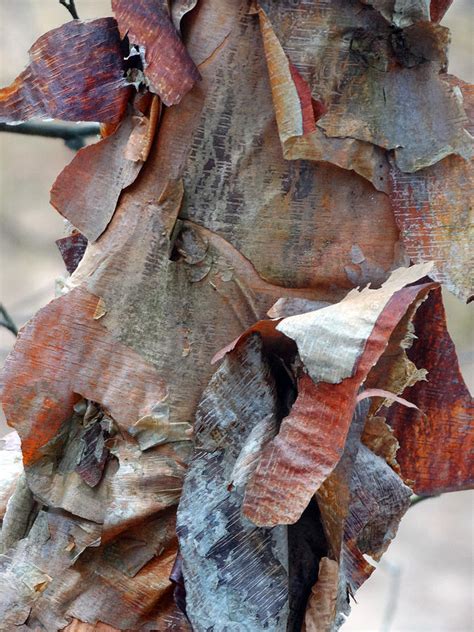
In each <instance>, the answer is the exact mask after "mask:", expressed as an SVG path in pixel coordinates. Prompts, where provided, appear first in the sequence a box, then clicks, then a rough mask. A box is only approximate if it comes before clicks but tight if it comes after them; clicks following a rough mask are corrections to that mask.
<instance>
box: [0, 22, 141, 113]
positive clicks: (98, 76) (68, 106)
mask: <svg viewBox="0 0 474 632" xmlns="http://www.w3.org/2000/svg"><path fill="white" fill-rule="evenodd" d="M30 59H31V61H30V64H29V66H28V67H27V68H26V70H24V71H23V72H22V73H21V75H19V76H18V77H17V78H16V79H15V81H14V82H13V83H12V84H11V85H10V86H9V87H8V88H3V89H2V90H0V120H1V121H4V122H12V123H18V122H20V121H26V120H28V119H30V118H33V117H40V118H58V119H64V120H66V121H99V122H102V123H112V124H113V123H118V122H119V121H120V120H121V118H122V117H123V115H124V114H125V110H126V107H127V101H128V99H129V96H130V88H129V87H127V86H126V85H125V81H124V79H123V69H122V53H121V49H120V37H119V33H118V30H117V23H116V21H115V20H114V19H113V18H101V19H99V20H92V21H90V22H81V21H80V20H73V21H71V22H67V23H66V24H63V25H62V26H60V27H59V28H57V29H53V30H52V31H49V33H46V34H45V35H42V36H41V37H40V38H39V39H38V40H37V41H36V42H35V44H33V46H32V47H31V49H30Z"/></svg>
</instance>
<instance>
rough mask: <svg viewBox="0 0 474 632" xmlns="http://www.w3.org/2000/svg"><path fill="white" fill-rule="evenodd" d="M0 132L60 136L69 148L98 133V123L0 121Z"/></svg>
mask: <svg viewBox="0 0 474 632" xmlns="http://www.w3.org/2000/svg"><path fill="white" fill-rule="evenodd" d="M0 132H10V133H12V134H27V135H29V136H43V137H45V138H62V139H63V140H64V142H65V143H66V145H67V146H68V147H69V148H70V149H74V150H78V149H80V148H81V147H83V146H84V144H85V143H84V139H85V138H86V137H89V136H97V135H99V134H100V125H99V123H56V122H50V121H28V122H27V123H20V124H19V125H12V124H9V123H0Z"/></svg>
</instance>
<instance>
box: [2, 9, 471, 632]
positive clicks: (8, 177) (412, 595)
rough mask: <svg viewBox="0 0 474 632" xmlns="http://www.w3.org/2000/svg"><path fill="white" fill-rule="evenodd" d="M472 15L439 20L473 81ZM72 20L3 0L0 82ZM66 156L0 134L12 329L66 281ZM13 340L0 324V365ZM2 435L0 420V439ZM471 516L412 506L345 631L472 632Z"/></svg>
mask: <svg viewBox="0 0 474 632" xmlns="http://www.w3.org/2000/svg"><path fill="white" fill-rule="evenodd" d="M131 1H133V0H131ZM231 1H232V0H229V2H231ZM76 7H77V10H78V13H79V15H80V17H81V18H82V19H90V18H95V17H102V16H106V15H110V14H111V10H110V0H76ZM473 15H474V4H473V3H472V2H470V1H469V0H456V1H455V2H454V5H453V6H452V7H451V8H450V9H449V11H448V13H447V15H446V17H445V19H444V20H443V24H444V25H445V26H448V27H449V28H450V29H451V32H452V43H451V53H450V68H449V70H450V72H451V73H453V74H455V75H457V76H458V77H460V78H462V79H464V80H466V81H470V82H472V81H474V77H473V75H474V67H473V36H472V25H473ZM69 19H70V18H69V14H68V12H67V11H66V9H65V8H64V7H63V6H61V5H60V4H59V2H58V1H57V0H15V1H14V2H11V1H10V0H0V28H1V37H0V60H1V61H0V63H1V66H0V85H2V86H5V85H8V84H9V83H10V82H11V81H13V79H15V77H16V76H17V75H18V74H19V73H20V72H21V71H22V70H23V68H24V67H25V66H26V64H27V63H28V53H27V51H28V49H29V47H30V46H31V45H32V44H33V42H34V41H35V40H36V39H37V38H38V37H39V36H40V35H42V34H43V33H44V32H46V31H48V30H50V29H52V28H54V27H57V26H59V25H60V24H62V23H64V22H66V21H68V20H69ZM73 155H74V152H73V151H72V150H70V149H68V148H67V147H66V146H65V144H64V142H63V141H61V140H53V139H45V138H38V137H33V136H23V135H19V134H9V133H0V161H1V170H0V171H1V176H0V222H1V223H0V301H1V302H2V303H3V304H4V305H5V307H6V308H7V309H8V311H9V313H10V315H11V316H12V318H13V320H14V321H15V323H16V324H17V325H18V326H21V325H23V324H24V323H25V322H26V321H27V320H28V319H29V318H31V316H32V315H33V314H34V313H35V312H36V311H37V310H38V309H39V308H40V307H42V306H43V305H45V304H46V303H47V302H49V301H50V300H51V299H52V298H54V285H55V279H56V278H58V277H61V276H63V275H64V266H63V263H62V259H61V257H60V255H59V252H58V250H57V248H56V245H55V244H54V241H55V240H56V239H58V238H59V237H62V236H63V231H64V224H63V220H62V219H61V217H60V216H59V215H58V214H57V213H56V212H55V211H54V209H53V208H52V207H51V206H50V205H49V189H50V187H51V185H52V183H53V182H54V180H55V178H56V176H57V175H58V174H59V172H60V171H61V170H62V169H63V167H64V166H65V165H66V164H68V163H69V162H70V161H71V159H72V157H73ZM445 302H446V307H447V311H448V326H449V329H450V332H451V335H452V337H453V339H454V341H455V343H456V347H457V351H458V355H459V357H460V360H461V365H462V370H463V373H464V377H465V379H466V381H467V382H468V384H469V385H470V388H471V392H472V390H473V386H474V334H473V311H474V310H473V308H472V304H471V307H468V306H466V305H464V304H462V303H461V302H460V301H458V300H457V299H455V298H454V297H453V296H452V295H450V294H449V293H446V294H445ZM14 341H15V339H14V336H13V335H12V334H11V333H10V332H9V331H7V330H6V329H4V328H0V363H2V364H3V362H4V360H5V358H6V356H7V354H8V353H9V351H10V350H11V348H12V346H13V344H14ZM6 432H8V429H7V427H6V425H5V424H4V422H3V421H1V420H0V435H3V434H5V433H6ZM0 467H1V463H0ZM473 510H474V493H473V492H459V493H456V494H445V495H443V496H441V497H438V498H433V499H429V500H425V501H423V502H421V503H419V504H418V505H416V506H414V507H412V508H411V509H410V510H409V511H408V513H407V515H406V516H405V517H404V518H403V520H402V523H401V527H400V530H399V533H398V536H397V538H396V539H395V540H394V542H393V544H392V545H391V546H390V548H389V550H388V552H387V553H386V554H385V556H384V558H383V560H382V562H381V563H380V564H379V568H378V569H377V571H375V573H374V574H373V575H372V577H371V578H370V579H369V580H368V581H367V582H366V584H365V585H364V586H363V587H362V588H361V589H360V591H359V592H358V593H357V595H356V598H357V602H358V604H357V605H354V606H353V609H352V614H351V617H350V619H349V620H348V622H347V623H346V624H345V625H344V626H343V631H344V632H356V631H357V632H389V631H390V632H472V631H473V630H474V611H473V600H472V595H473V594H474V593H473V588H474V582H473V570H474V568H473V557H472V551H473V547H472V544H473V516H474V513H473Z"/></svg>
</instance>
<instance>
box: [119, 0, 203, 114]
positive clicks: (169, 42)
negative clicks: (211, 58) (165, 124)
mask: <svg viewBox="0 0 474 632" xmlns="http://www.w3.org/2000/svg"><path fill="white" fill-rule="evenodd" d="M112 9H113V11H114V13H115V17H116V18H117V22H118V25H119V29H120V33H121V34H122V36H123V37H125V35H128V38H129V40H130V43H131V44H136V45H137V46H140V47H142V48H143V49H144V60H145V68H144V72H145V76H146V78H147V79H148V82H149V86H150V90H151V91H152V92H154V93H156V94H158V95H159V96H160V98H161V100H162V101H163V103H164V104H165V105H175V104H176V103H179V102H180V101H181V99H182V98H183V96H184V95H185V94H186V93H187V92H188V91H189V90H190V89H191V88H192V87H193V85H194V83H195V82H196V81H197V80H198V79H199V77H200V75H199V71H198V69H197V68H196V66H195V64H194V62H193V60H192V59H191V57H190V56H189V54H188V53H187V51H186V48H185V46H184V44H183V42H182V41H181V39H180V37H179V35H178V33H177V31H176V28H175V27H174V26H173V23H172V21H171V18H170V15H169V11H168V9H167V8H166V7H165V3H164V2H162V1H161V0H159V1H158V2H157V1H155V0H137V1H136V2H133V3H132V4H131V3H130V2H128V0H113V1H112Z"/></svg>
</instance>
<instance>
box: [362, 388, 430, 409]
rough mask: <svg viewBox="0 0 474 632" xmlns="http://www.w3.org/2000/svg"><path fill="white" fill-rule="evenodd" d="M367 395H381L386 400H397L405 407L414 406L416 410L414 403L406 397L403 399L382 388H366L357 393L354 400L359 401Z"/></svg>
mask: <svg viewBox="0 0 474 632" xmlns="http://www.w3.org/2000/svg"><path fill="white" fill-rule="evenodd" d="M368 397H383V398H384V399H386V400H389V401H391V402H397V404H401V405H402V406H406V407H407V408H416V409H417V410H418V406H415V404H412V403H411V402H409V401H407V400H406V399H403V397H398V396H397V395H395V394H394V393H390V391H386V390H384V389H383V388H368V389H366V390H365V391H362V392H361V393H359V395H357V400H356V401H358V402H360V401H362V400H363V399H366V398H368Z"/></svg>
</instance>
